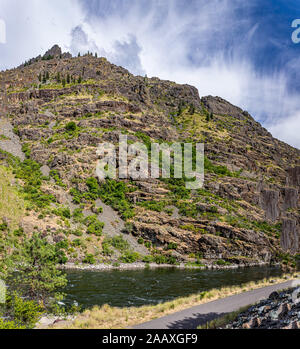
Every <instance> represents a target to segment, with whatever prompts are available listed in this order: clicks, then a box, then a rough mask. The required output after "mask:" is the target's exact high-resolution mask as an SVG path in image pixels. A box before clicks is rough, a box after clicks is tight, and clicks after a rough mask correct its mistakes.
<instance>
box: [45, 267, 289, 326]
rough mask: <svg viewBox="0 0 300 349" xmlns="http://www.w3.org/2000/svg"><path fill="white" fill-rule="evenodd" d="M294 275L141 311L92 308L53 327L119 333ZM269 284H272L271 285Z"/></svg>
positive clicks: (221, 290)
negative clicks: (108, 330)
mask: <svg viewBox="0 0 300 349" xmlns="http://www.w3.org/2000/svg"><path fill="white" fill-rule="evenodd" d="M295 277H296V275H291V274H287V275H285V276H283V277H281V278H272V279H264V280H261V281H258V282H249V283H247V284H244V285H241V286H232V287H222V288H220V289H213V290H210V291H208V292H202V293H200V294H194V295H191V296H189V297H183V298H178V299H175V300H173V301H169V302H166V303H162V304H158V305H154V306H142V307H130V308H115V307H110V306H109V305H103V306H102V307H94V308H93V309H91V310H86V311H85V312H83V313H82V314H80V315H78V316H77V318H76V319H75V320H74V321H73V322H67V323H65V322H64V323H62V324H60V323H57V324H56V325H54V326H52V327H51V328H55V329H123V328H128V327H131V326H134V325H136V324H139V323H142V322H146V321H150V320H153V319H156V318H159V317H162V316H165V315H168V314H171V313H175V312H177V311H180V310H183V309H187V308H189V307H192V306H195V305H199V304H203V303H207V302H209V301H213V300H217V299H220V298H225V297H228V296H232V295H235V294H239V293H242V292H246V291H250V290H254V289H257V288H261V287H265V286H269V285H273V284H274V283H280V282H284V281H287V280H288V279H289V280H290V279H293V278H295ZM271 280H272V281H271Z"/></svg>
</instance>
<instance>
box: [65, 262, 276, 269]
mask: <svg viewBox="0 0 300 349" xmlns="http://www.w3.org/2000/svg"><path fill="white" fill-rule="evenodd" d="M279 265H280V264H273V265H272V266H279ZM265 266H270V263H264V262H261V263H249V264H230V265H217V264H205V265H195V264H192V263H180V264H178V265H176V264H174V265H173V264H156V263H142V262H136V263H130V264H129V263H118V264H108V263H106V264H105V263H102V264H75V263H66V264H64V265H60V266H59V268H61V269H65V270H90V271H105V270H142V269H157V268H177V269H200V270H222V269H238V268H251V267H265Z"/></svg>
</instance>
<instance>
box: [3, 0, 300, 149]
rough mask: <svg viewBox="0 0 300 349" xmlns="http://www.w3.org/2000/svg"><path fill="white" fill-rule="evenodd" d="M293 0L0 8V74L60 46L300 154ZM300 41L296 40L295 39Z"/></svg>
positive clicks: (298, 49) (122, 0) (123, 1)
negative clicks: (179, 92) (223, 111)
mask: <svg viewBox="0 0 300 349" xmlns="http://www.w3.org/2000/svg"><path fill="white" fill-rule="evenodd" d="M296 18H300V0H293V1H291V0H285V1H283V0H251V1H245V0H152V1H151V0H130V1H128V0H63V1H61V0H51V1H50V0H42V1H41V0H26V1H22V0H0V19H3V20H4V21H5V22H6V31H7V41H6V43H5V44H0V69H6V68H11V67H14V66H16V65H18V64H20V63H22V62H23V61H24V60H25V59H28V58H31V57H33V56H37V55H38V54H40V53H43V52H45V51H46V50H47V49H48V48H49V47H50V46H51V45H53V44H55V43H58V44H59V45H61V46H62V47H63V49H64V50H68V51H71V52H72V53H73V54H77V53H78V51H80V52H82V53H83V52H86V51H88V50H89V51H94V52H98V54H99V55H102V56H105V57H107V58H108V59H109V60H110V61H111V62H113V63H115V64H118V65H122V66H124V67H126V68H127V69H129V70H130V71H131V72H132V73H134V74H140V75H145V74H147V75H148V76H149V77H151V76H158V77H160V78H163V79H168V80H172V81H176V82H178V83H189V84H192V85H194V86H196V87H197V88H198V90H199V94H200V96H204V95H208V94H211V95H219V96H221V97H223V98H225V99H227V100H229V101H230V102H232V103H233V104H236V105H239V106H241V107H242V108H243V109H245V110H248V111H249V112H250V113H251V114H252V115H253V117H254V118H255V119H256V120H258V121H260V122H261V123H262V124H263V125H264V126H265V127H266V128H267V129H268V130H270V131H271V132H272V133H273V135H274V136H276V137H277V138H279V139H281V140H284V141H286V142H287V143H289V144H291V145H294V146H297V147H298V148H300V137H299V136H298V133H299V131H298V130H300V43H299V44H294V43H293V42H292V40H291V35H292V32H293V31H294V30H295V29H293V28H292V27H291V24H292V21H293V20H294V19H296ZM299 37H300V35H299Z"/></svg>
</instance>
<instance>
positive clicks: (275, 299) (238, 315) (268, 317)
mask: <svg viewBox="0 0 300 349" xmlns="http://www.w3.org/2000/svg"><path fill="white" fill-rule="evenodd" d="M294 286H295V285H294ZM298 287H299V284H298ZM296 290H297V288H295V287H292V288H289V289H286V290H283V291H274V292H272V293H270V294H269V296H268V297H266V298H265V299H263V300H261V301H260V302H259V303H256V304H254V305H252V306H248V307H244V308H243V309H240V310H238V311H237V312H235V313H231V314H228V315H227V316H226V317H221V318H219V319H217V320H215V321H211V322H209V323H208V324H207V325H205V326H202V327H201V328H210V329H300V304H299V299H298V294H299V292H298V291H296Z"/></svg>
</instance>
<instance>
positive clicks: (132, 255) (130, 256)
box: [120, 251, 141, 263]
mask: <svg viewBox="0 0 300 349" xmlns="http://www.w3.org/2000/svg"><path fill="white" fill-rule="evenodd" d="M140 258H141V257H140V254H139V253H137V252H131V251H127V252H125V253H124V254H123V256H121V258H120V261H121V262H122V263H134V262H136V261H138V260H139V259H140Z"/></svg>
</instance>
